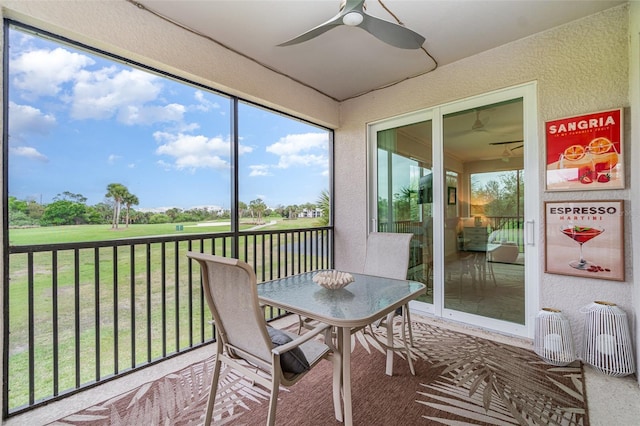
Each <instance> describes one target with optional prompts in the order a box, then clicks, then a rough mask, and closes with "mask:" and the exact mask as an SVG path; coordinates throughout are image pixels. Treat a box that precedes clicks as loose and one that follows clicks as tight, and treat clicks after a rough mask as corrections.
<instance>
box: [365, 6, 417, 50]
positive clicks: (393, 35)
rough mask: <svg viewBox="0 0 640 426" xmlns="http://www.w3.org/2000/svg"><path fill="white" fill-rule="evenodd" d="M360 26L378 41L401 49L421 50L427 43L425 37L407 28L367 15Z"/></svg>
mask: <svg viewBox="0 0 640 426" xmlns="http://www.w3.org/2000/svg"><path fill="white" fill-rule="evenodd" d="M358 26H359V27H360V28H362V29H363V30H366V31H367V32H368V33H370V34H371V35H372V36H374V37H376V38H377V39H378V40H381V41H383V42H385V43H387V44H390V45H391V46H395V47H399V48H400V49H419V48H420V47H422V44H423V43H424V41H425V38H424V37H422V36H421V35H420V34H418V33H417V32H415V31H413V30H410V29H409V28H407V27H403V26H402V25H398V24H394V23H393V22H389V21H385V20H384V19H379V18H376V17H375V16H371V15H367V14H365V15H364V19H363V21H362V22H361V23H360V25H358Z"/></svg>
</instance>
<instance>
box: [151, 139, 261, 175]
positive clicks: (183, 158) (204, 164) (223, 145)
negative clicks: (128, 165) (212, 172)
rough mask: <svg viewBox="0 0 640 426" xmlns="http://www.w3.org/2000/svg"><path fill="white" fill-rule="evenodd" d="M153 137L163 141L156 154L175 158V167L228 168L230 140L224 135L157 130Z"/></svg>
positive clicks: (244, 150)
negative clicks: (188, 133) (173, 132)
mask: <svg viewBox="0 0 640 426" xmlns="http://www.w3.org/2000/svg"><path fill="white" fill-rule="evenodd" d="M153 137H154V138H155V139H156V141H157V142H159V143H161V144H162V145H160V146H159V147H158V148H157V149H156V154H158V155H167V156H169V157H172V158H173V161H174V163H173V167H174V168H176V169H178V170H181V169H194V170H195V169H199V168H214V169H221V168H228V167H229V162H228V161H227V160H225V159H223V157H224V158H228V157H229V149H230V148H229V147H230V145H229V140H225V139H222V137H220V136H218V137H214V138H208V137H206V136H203V135H186V134H183V133H178V134H172V133H167V132H155V133H154V134H153ZM250 151H251V148H250V147H243V148H242V149H241V152H250Z"/></svg>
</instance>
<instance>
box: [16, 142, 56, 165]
mask: <svg viewBox="0 0 640 426" xmlns="http://www.w3.org/2000/svg"><path fill="white" fill-rule="evenodd" d="M9 151H10V152H11V154H12V155H17V156H19V157H26V158H30V159H32V160H38V161H42V162H45V163H46V162H48V161H49V159H48V158H47V157H46V156H45V155H43V154H41V153H40V152H38V150H37V149H35V148H32V147H30V146H19V147H16V148H9Z"/></svg>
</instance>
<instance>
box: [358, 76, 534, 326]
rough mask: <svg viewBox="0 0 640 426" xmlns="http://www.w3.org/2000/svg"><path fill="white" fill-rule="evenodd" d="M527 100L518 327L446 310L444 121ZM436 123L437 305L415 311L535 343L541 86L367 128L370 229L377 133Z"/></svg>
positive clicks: (497, 93)
mask: <svg viewBox="0 0 640 426" xmlns="http://www.w3.org/2000/svg"><path fill="white" fill-rule="evenodd" d="M517 98H522V101H523V137H524V147H523V149H524V170H525V173H524V179H525V196H524V210H525V212H524V222H525V225H524V226H525V227H524V242H525V253H524V256H525V283H526V284H525V323H524V324H516V323H511V322H506V321H501V320H496V319H492V318H488V317H483V316H479V315H473V314H468V313H464V312H460V311H455V310H452V309H446V308H445V307H444V271H445V268H444V226H442V224H443V223H444V217H445V216H444V209H445V207H446V194H445V193H444V186H445V185H444V179H445V169H444V150H443V126H442V123H443V117H444V116H445V115H446V114H451V113H454V112H457V111H464V110H468V109H472V108H478V107H481V106H484V105H489V104H493V103H497V102H502V101H507V100H511V99H517ZM428 120H431V121H432V159H433V165H432V172H433V224H434V226H433V304H427V303H424V302H414V303H412V304H411V305H410V306H411V309H412V310H415V311H416V312H417V313H422V314H426V315H433V316H436V317H440V318H445V319H450V320H452V321H456V322H463V323H467V324H471V325H474V326H478V327H481V328H485V329H490V330H495V331H498V332H501V333H506V334H510V335H516V336H520V337H526V338H533V335H534V325H535V324H534V323H535V315H536V313H537V312H538V311H539V300H540V297H539V288H540V285H539V282H540V267H541V265H540V258H541V256H542V250H541V246H540V237H539V236H540V235H542V223H541V204H540V201H539V198H540V194H541V187H540V182H542V181H543V179H542V177H543V172H544V170H540V168H541V167H542V164H543V163H542V162H541V161H539V160H540V158H541V155H542V154H543V149H542V143H543V142H541V141H539V140H538V127H539V126H538V118H537V85H536V83H535V82H531V83H526V84H522V85H518V86H513V87H509V88H505V89H501V90H496V91H493V92H490V93H485V94H482V95H478V96H474V97H470V98H466V99H462V100H458V101H455V102H450V103H447V104H443V105H438V106H435V107H432V108H426V109H423V110H420V111H415V112H412V113H409V114H404V115H401V116H397V117H392V118H389V119H385V120H380V121H377V122H373V123H369V125H368V129H367V144H368V158H367V169H368V174H367V175H368V191H367V194H368V209H367V210H368V211H367V219H368V222H367V223H368V225H369V226H368V230H369V232H375V231H376V230H377V225H378V217H377V200H378V194H377V182H378V175H377V134H378V132H380V131H382V130H387V129H393V128H397V127H402V126H406V125H410V124H413V123H418V122H421V121H428Z"/></svg>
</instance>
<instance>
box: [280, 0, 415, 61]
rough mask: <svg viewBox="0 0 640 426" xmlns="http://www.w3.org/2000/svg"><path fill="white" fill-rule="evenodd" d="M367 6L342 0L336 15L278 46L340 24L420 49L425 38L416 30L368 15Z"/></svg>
mask: <svg viewBox="0 0 640 426" xmlns="http://www.w3.org/2000/svg"><path fill="white" fill-rule="evenodd" d="M365 8H366V7H365V4H364V0H342V2H341V3H340V12H339V13H338V14H337V15H336V16H334V17H333V18H331V19H329V20H328V21H327V22H325V23H323V24H320V25H318V26H317V27H315V28H312V29H310V30H309V31H307V32H305V33H302V34H300V35H299V36H297V37H294V38H292V39H291V40H289V41H285V42H284V43H281V44H279V45H278V46H291V45H294V44H298V43H302V42H305V41H308V40H311V39H312V38H314V37H317V36H319V35H320V34H323V33H325V32H327V31H329V30H331V29H333V28H335V27H337V26H340V25H348V26H350V27H359V28H362V29H363V30H365V31H367V32H368V33H370V34H371V35H373V36H374V37H376V38H377V39H379V40H381V41H383V42H385V43H387V44H390V45H391V46H395V47H399V48H400V49H419V48H420V47H421V46H422V44H423V43H424V41H425V38H424V37H422V36H421V35H420V34H418V33H416V32H415V31H412V30H410V29H409V28H406V27H404V26H402V25H399V24H395V23H393V22H389V21H385V20H383V19H379V18H376V17H374V16H371V15H368V14H366V13H365Z"/></svg>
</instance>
